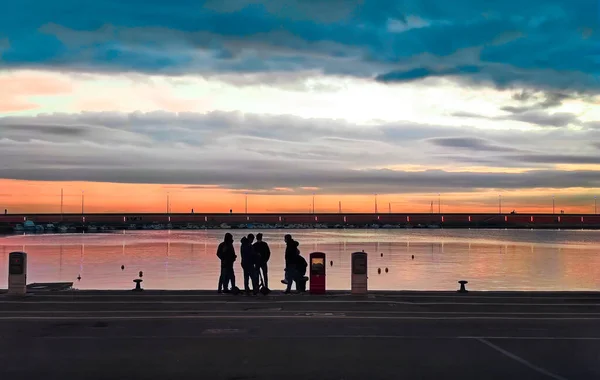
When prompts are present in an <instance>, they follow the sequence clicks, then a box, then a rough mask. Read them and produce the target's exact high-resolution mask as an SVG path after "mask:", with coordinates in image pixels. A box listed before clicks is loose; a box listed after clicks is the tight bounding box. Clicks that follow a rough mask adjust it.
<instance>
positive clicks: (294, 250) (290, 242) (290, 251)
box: [284, 235, 300, 293]
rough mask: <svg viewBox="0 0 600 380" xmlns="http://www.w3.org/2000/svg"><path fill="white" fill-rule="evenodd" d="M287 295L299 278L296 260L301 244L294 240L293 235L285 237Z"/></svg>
mask: <svg viewBox="0 0 600 380" xmlns="http://www.w3.org/2000/svg"><path fill="white" fill-rule="evenodd" d="M284 241H285V244H286V245H285V283H286V284H287V286H286V288H285V293H289V292H290V291H291V290H292V284H293V282H294V280H295V279H296V278H297V270H296V259H297V257H298V255H299V254H300V251H299V250H298V246H299V243H298V242H297V241H295V240H294V239H292V235H285V237H284Z"/></svg>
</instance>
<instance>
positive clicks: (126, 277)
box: [0, 230, 600, 290]
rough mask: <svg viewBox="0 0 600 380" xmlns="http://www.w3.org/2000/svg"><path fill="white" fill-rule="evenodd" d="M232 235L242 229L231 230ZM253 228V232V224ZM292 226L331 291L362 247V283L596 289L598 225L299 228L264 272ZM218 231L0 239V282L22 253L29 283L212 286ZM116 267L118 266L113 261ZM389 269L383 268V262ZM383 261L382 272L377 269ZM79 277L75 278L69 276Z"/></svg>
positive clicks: (273, 241) (279, 269) (599, 279)
mask: <svg viewBox="0 0 600 380" xmlns="http://www.w3.org/2000/svg"><path fill="white" fill-rule="evenodd" d="M232 232H233V233H234V236H235V238H236V245H235V246H236V250H237V251H238V252H237V253H238V261H237V263H236V272H237V273H238V274H239V275H241V268H240V267H239V243H238V242H239V237H241V236H242V234H245V233H248V231H232ZM253 232H258V231H253ZM290 232H291V233H293V234H294V237H295V238H296V239H297V240H298V241H300V247H299V248H300V250H301V252H302V254H303V255H305V256H306V257H307V256H308V254H309V253H310V252H312V251H323V252H326V253H327V261H332V262H333V265H329V266H328V268H327V286H328V288H329V289H349V288H350V254H351V253H352V252H356V251H362V250H364V251H365V252H367V253H368V254H369V265H368V272H369V273H368V275H369V288H370V289H398V290H400V289H411V290H422V289H430V290H455V289H456V288H457V281H458V280H460V279H466V280H468V281H469V288H470V289H474V290H475V289H482V290H519V289H528V290H598V289H599V288H600V265H599V264H600V255H598V253H596V251H595V248H596V247H597V246H598V243H600V233H598V232H596V231H543V232H539V231H534V233H532V231H529V230H525V231H510V230H507V231H504V230H502V231H497V230H494V231H492V230H490V231H485V230H479V231H474V230H470V231H469V230H435V231H414V230H407V231H404V230H389V231H382V230H378V231H377V230H374V231H368V230H357V231H347V230H337V231H327V230H325V231H323V230H309V231H307V230H300V231H289V230H286V231H272V230H271V231H265V232H264V235H265V239H266V240H267V241H268V242H269V244H270V245H271V250H272V252H273V253H272V256H271V261H270V271H269V272H270V275H271V276H272V280H271V282H272V284H277V285H279V279H280V278H281V277H282V276H283V265H284V259H283V254H284V249H285V246H284V243H283V235H284V234H285V233H290ZM223 233H224V232H223V231H171V232H167V231H124V232H120V233H116V234H82V235H36V236H11V237H4V238H0V246H1V247H2V248H1V250H0V252H1V260H0V287H5V286H6V282H7V271H8V268H7V261H8V253H9V252H12V251H16V250H23V251H25V252H27V253H28V254H29V260H28V262H29V276H28V279H29V282H53V281H73V282H75V284H76V287H78V288H80V289H130V288H132V287H133V282H132V280H133V279H135V278H137V273H138V272H139V271H143V272H144V286H145V288H154V289H215V288H216V284H217V278H218V272H219V263H218V259H217V257H216V248H217V245H218V243H219V242H220V241H221V239H222V234H223ZM121 266H124V269H123V270H122V269H121ZM386 268H387V269H388V271H386V270H385V269H386ZM378 269H381V273H378ZM79 275H81V280H80V281H77V277H78V276H79Z"/></svg>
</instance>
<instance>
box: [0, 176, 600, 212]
mask: <svg viewBox="0 0 600 380" xmlns="http://www.w3.org/2000/svg"><path fill="white" fill-rule="evenodd" d="M61 189H63V194H64V195H63V212H65V213H80V212H81V203H82V195H83V203H84V205H83V206H84V212H85V213H103V212H106V213H110V212H128V213H129V212H140V213H141V212H156V213H161V212H167V196H168V198H169V201H170V211H171V212H172V213H188V212H191V210H192V209H194V212H196V213H201V212H207V213H220V212H222V213H227V212H229V210H230V209H231V210H232V211H233V212H234V213H243V212H245V200H246V198H245V197H246V196H245V193H244V190H232V189H226V188H221V187H219V186H190V185H166V184H165V185H162V184H122V183H96V182H39V181H20V180H7V179H0V210H2V211H3V210H4V209H8V212H9V213H59V212H60V211H61V203H60V202H61V195H60V194H61ZM314 192H315V212H316V213H325V212H330V213H337V212H338V211H339V202H341V208H342V212H374V211H375V197H374V195H350V194H319V190H316V191H314ZM274 193H275V194H260V193H256V192H255V193H253V192H252V191H248V212H249V213H271V212H272V213H276V212H282V213H283V212H312V190H307V191H306V193H304V194H295V193H294V192H293V191H292V190H291V189H287V188H280V189H274ZM598 193H600V189H583V188H571V189H561V190H557V189H525V190H511V191H502V192H501V193H499V192H498V191H497V190H485V191H477V192H460V193H459V192H452V193H441V196H440V197H439V199H438V193H425V194H418V193H405V194H378V196H377V211H378V213H381V214H384V213H388V212H390V210H391V211H392V212H412V213H418V212H422V213H428V212H430V211H432V209H433V212H434V213H437V212H438V209H439V210H440V211H441V212H442V213H458V212H473V213H476V212H485V213H496V212H498V211H499V203H500V202H499V194H501V203H502V212H504V213H508V212H510V211H512V210H516V211H517V212H518V213H524V212H534V213H537V212H539V213H550V212H552V196H553V195H554V197H555V212H556V213H560V210H564V211H565V213H589V214H592V213H594V196H595V194H598ZM438 202H440V205H439V206H440V207H439V206H438ZM432 203H433V205H432Z"/></svg>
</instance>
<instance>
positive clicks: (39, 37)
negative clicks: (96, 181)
mask: <svg viewBox="0 0 600 380" xmlns="http://www.w3.org/2000/svg"><path fill="white" fill-rule="evenodd" d="M515 9H518V10H519V11H518V12H515ZM597 12H598V6H597V2H596V1H595V0H580V1H572V0H529V1H527V2H526V3H525V2H523V1H516V0H493V1H485V2H483V1H473V0H457V1H452V2H439V1H434V0H402V1H401V0H396V1H394V0H384V1H377V2H367V1H362V0H350V1H341V0H335V1H326V2H322V1H312V0H304V1H303V0H285V1H284V0H262V1H258V2H256V1H253V2H251V1H245V0H233V1H212V0H211V1H205V2H202V1H195V0H194V1H192V0H182V1H177V2H171V3H169V2H158V1H142V0H131V1H117V0H104V1H95V2H86V3H85V4H84V5H82V4H81V2H80V1H78V0H57V1H52V2H48V1H44V0H20V1H13V2H9V3H7V4H4V5H3V9H2V12H1V13H0V35H1V36H5V38H6V41H7V42H6V43H3V44H2V45H1V47H0V57H1V58H0V67H7V68H12V67H43V68H50V69H59V70H67V71H120V72H145V73H160V74H169V75H176V74H182V73H200V74H205V75H210V74H212V73H215V72H246V73H260V72H282V71H291V72H297V71H301V70H318V71H321V72H323V73H326V74H344V75H355V76H361V77H377V78H378V79H379V80H381V81H386V82H395V81H406V80H415V79H420V78H425V77H431V76H455V77H459V78H462V79H464V80H465V81H468V82H470V83H474V84H493V85H495V86H498V87H501V88H506V87H524V88H530V87H531V88H540V89H549V90H556V89H558V90H561V91H562V90H564V91H567V92H569V91H583V92H592V93H597V92H598V89H599V88H600V86H599V85H600V83H599V81H598V79H597V78H598V56H599V54H600V53H599V52H598V47H597V35H596V34H597V26H598V20H597ZM466 51H471V52H472V54H465V55H461V52H466Z"/></svg>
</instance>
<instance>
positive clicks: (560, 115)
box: [499, 111, 579, 127]
mask: <svg viewBox="0 0 600 380" xmlns="http://www.w3.org/2000/svg"><path fill="white" fill-rule="evenodd" d="M499 119H506V120H516V121H522V122H524V123H530V124H536V125H540V126H544V127H566V126H568V125H570V124H579V119H578V117H577V115H575V114H573V113H569V112H556V113H548V112H545V111H526V112H519V113H516V114H514V115H510V116H506V117H500V118H499Z"/></svg>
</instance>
